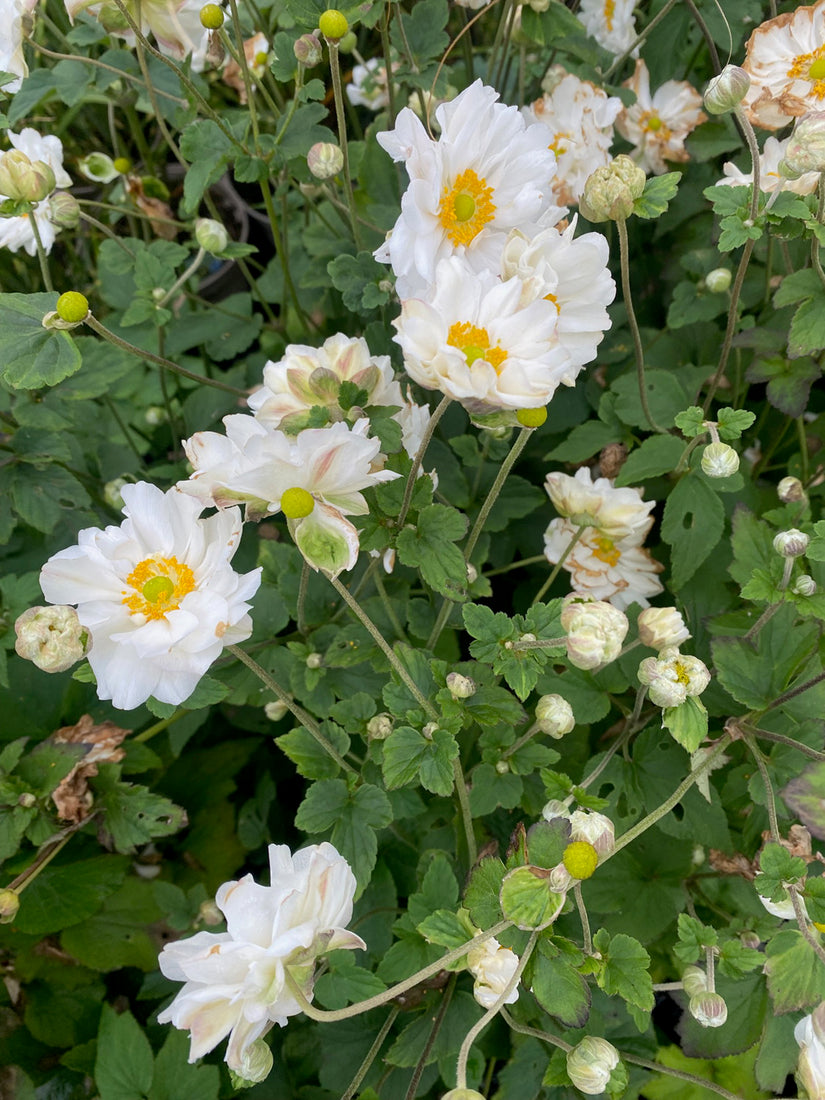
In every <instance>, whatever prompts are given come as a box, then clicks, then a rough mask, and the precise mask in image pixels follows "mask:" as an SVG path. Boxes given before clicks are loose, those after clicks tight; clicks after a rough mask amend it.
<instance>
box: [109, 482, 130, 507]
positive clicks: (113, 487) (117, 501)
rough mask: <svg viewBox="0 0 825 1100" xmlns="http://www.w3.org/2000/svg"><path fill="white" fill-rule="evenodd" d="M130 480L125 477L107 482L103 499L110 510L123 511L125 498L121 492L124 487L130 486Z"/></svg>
mask: <svg viewBox="0 0 825 1100" xmlns="http://www.w3.org/2000/svg"><path fill="white" fill-rule="evenodd" d="M128 484H129V480H128V478H125V477H115V478H112V480H111V481H107V482H106V484H105V485H104V486H103V499H104V500H105V501H106V503H107V504H108V505H109V507H110V508H114V510H115V511H116V512H120V511H122V510H123V497H122V496H121V493H120V490H121V489H122V488H123V486H124V485H128Z"/></svg>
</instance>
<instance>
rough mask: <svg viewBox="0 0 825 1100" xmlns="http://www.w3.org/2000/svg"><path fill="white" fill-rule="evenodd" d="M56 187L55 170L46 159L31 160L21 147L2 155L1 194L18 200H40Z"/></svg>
mask: <svg viewBox="0 0 825 1100" xmlns="http://www.w3.org/2000/svg"><path fill="white" fill-rule="evenodd" d="M54 188H55V178H54V172H53V171H52V169H51V168H50V167H49V165H48V164H46V162H45V161H42V160H35V161H32V160H29V158H28V157H27V156H26V154H25V153H24V152H22V151H21V150H20V149H11V150H10V151H9V152H8V153H3V155H2V156H0V195H5V196H6V197H7V198H9V199H15V200H16V201H17V202H40V201H41V199H45V198H46V196H47V195H50V194H51V193H52V191H54Z"/></svg>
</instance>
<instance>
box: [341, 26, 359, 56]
mask: <svg viewBox="0 0 825 1100" xmlns="http://www.w3.org/2000/svg"><path fill="white" fill-rule="evenodd" d="M357 45H358V39H357V38H356V37H355V32H354V31H347V33H346V34H345V35H344V37H343V38H342V39H341V41H340V42H339V43H338V52H339V53H352V51H353V50H354V49H355V47H356V46H357Z"/></svg>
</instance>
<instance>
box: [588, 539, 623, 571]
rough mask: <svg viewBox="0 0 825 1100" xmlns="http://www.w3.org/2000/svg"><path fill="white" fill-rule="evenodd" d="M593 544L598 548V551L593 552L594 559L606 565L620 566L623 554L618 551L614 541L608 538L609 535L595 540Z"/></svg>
mask: <svg viewBox="0 0 825 1100" xmlns="http://www.w3.org/2000/svg"><path fill="white" fill-rule="evenodd" d="M593 544H594V545H595V546H596V549H595V550H594V551H593V557H594V558H598V559H599V561H603V562H604V563H605V565H618V563H619V558H620V557H621V556H622V552H621V550H619V549H618V547H617V546H616V544H615V542H614V541H613V539H610V538H608V537H607V535H602V536H600V537H599V538H597V539H594V540H593Z"/></svg>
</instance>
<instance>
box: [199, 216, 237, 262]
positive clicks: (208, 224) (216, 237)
mask: <svg viewBox="0 0 825 1100" xmlns="http://www.w3.org/2000/svg"><path fill="white" fill-rule="evenodd" d="M195 240H196V241H197V242H198V245H199V247H200V248H202V249H203V250H204V251H205V252H211V253H212V255H213V256H219V255H220V254H221V252H223V251H224V249H225V248H226V246H227V245H228V244H229V234H228V233H227V231H226V228H225V227H224V226H223V225H221V223H220V222H217V221H215V220H214V219H213V218H198V220H197V221H196V222H195Z"/></svg>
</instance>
